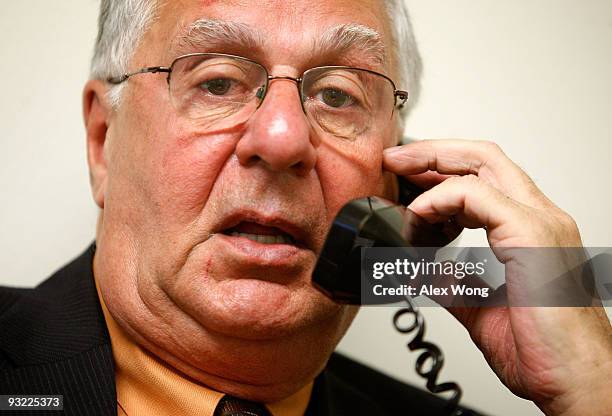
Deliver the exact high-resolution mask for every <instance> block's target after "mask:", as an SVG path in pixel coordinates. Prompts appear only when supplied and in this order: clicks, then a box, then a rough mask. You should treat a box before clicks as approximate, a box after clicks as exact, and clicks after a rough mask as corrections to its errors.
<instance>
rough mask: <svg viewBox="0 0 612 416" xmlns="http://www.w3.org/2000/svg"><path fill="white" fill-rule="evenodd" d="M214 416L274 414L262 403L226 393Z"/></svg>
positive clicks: (262, 415) (265, 415) (264, 415)
mask: <svg viewBox="0 0 612 416" xmlns="http://www.w3.org/2000/svg"><path fill="white" fill-rule="evenodd" d="M213 416H272V414H271V413H270V412H269V411H268V409H266V407H265V406H264V405H262V404H261V403H255V402H250V401H248V400H243V399H238V398H236V397H232V396H228V395H225V396H223V398H222V399H221V401H220V402H219V404H218V405H217V407H216V409H215V413H214V415H213Z"/></svg>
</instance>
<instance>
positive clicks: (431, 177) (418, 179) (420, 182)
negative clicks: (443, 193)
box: [405, 171, 453, 189]
mask: <svg viewBox="0 0 612 416" xmlns="http://www.w3.org/2000/svg"><path fill="white" fill-rule="evenodd" d="M452 176H453V175H442V174H441V173H438V172H435V171H428V172H425V173H419V174H417V175H406V176H405V178H406V179H408V180H409V181H410V182H412V183H413V184H415V185H416V186H418V187H420V188H423V189H431V188H433V187H434V186H436V185H438V184H440V183H442V182H444V181H445V180H446V179H448V178H450V177H452Z"/></svg>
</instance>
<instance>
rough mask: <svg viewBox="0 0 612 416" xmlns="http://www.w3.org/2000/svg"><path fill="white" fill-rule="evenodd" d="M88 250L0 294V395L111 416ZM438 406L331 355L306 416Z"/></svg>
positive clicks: (107, 363)
mask: <svg viewBox="0 0 612 416" xmlns="http://www.w3.org/2000/svg"><path fill="white" fill-rule="evenodd" d="M94 250H95V248H94V246H93V245H92V246H91V247H89V248H88V249H87V250H86V251H85V252H84V253H83V254H82V255H80V256H79V257H78V258H76V259H75V260H74V261H72V262H71V263H70V264H68V265H67V266H65V267H64V268H62V269H61V270H59V271H58V272H56V273H55V274H54V275H53V276H51V277H50V278H49V279H47V280H46V281H44V282H43V283H41V284H40V285H39V286H38V287H36V288H34V289H19V288H5V287H0V394H61V395H63V396H64V414H66V415H104V416H110V415H116V414H117V397H116V391H115V368H114V363H113V354H112V350H111V343H110V337H109V334H108V331H107V328H106V324H105V321H104V316H103V314H102V309H101V308H100V304H99V301H98V296H97V293H96V288H95V284H94V280H93V271H92V261H93V253H94ZM444 404H445V402H444V401H442V400H440V399H438V398H437V397H434V396H433V395H430V394H429V393H426V392H424V391H422V390H419V389H416V388H414V387H410V386H408V385H405V384H403V383H400V382H398V381H396V380H394V379H392V378H390V377H387V376H385V375H383V374H381V373H379V372H377V371H374V370H372V369H370V368H368V367H365V366H363V365H361V364H358V363H356V362H354V361H352V360H349V359H348V358H346V357H343V356H341V355H339V354H333V355H332V357H331V359H330V360H329V363H328V365H327V367H326V368H325V370H324V371H323V372H322V373H321V374H320V375H319V376H318V377H317V378H316V379H315V383H314V387H313V393H312V397H311V401H310V403H309V405H308V409H307V412H306V414H307V415H309V416H310V415H322V416H327V415H330V416H331V415H334V416H335V415H338V416H342V415H371V416H378V415H399V414H402V415H436V416H438V415H447V414H448V412H447V411H446V410H445V409H444ZM468 412H469V411H465V413H464V414H465V415H467V414H474V413H468ZM28 413H29V412H26V411H18V412H15V414H16V415H21V416H24V415H26V414H28ZM0 414H1V415H4V414H8V413H5V412H0ZM31 414H33V415H37V416H41V415H43V414H50V415H58V412H57V411H55V412H43V411H36V412H31Z"/></svg>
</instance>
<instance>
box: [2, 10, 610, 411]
mask: <svg viewBox="0 0 612 416" xmlns="http://www.w3.org/2000/svg"><path fill="white" fill-rule="evenodd" d="M92 67H93V70H92V77H91V80H90V81H89V82H88V83H87V85H86V86H85V91H84V100H83V103H84V119H85V125H86V130H87V145H88V162H89V168H90V178H91V187H92V193H93V197H94V200H95V202H96V204H97V205H98V206H99V207H100V216H99V221H98V226H97V234H96V243H95V245H94V246H92V247H91V248H90V249H88V250H87V252H86V253H84V254H83V255H82V256H81V257H79V258H78V259H77V260H75V261H74V262H73V263H71V264H70V265H68V266H66V267H65V268H64V269H62V270H61V271H59V272H58V273H56V274H55V275H54V276H52V277H51V278H50V279H49V280H48V281H46V282H45V283H43V284H42V285H41V286H39V287H38V288H36V289H34V290H31V291H24V290H14V289H13V290H11V289H3V290H2V291H1V292H0V295H1V296H2V298H1V299H3V300H2V302H0V308H1V309H0V328H2V334H3V335H2V339H1V341H0V369H2V373H1V375H0V392H2V393H24V394H25V393H31V394H34V393H35V394H43V393H44V394H62V395H63V397H64V401H65V403H64V407H65V413H66V414H95V415H98V414H100V415H107V414H108V415H110V414H116V413H117V412H118V413H119V414H121V415H129V416H131V415H137V414H141V415H142V414H156V415H159V414H173V415H176V414H201V415H213V414H227V415H230V414H233V415H238V414H244V415H253V414H269V413H268V412H271V414H273V415H275V416H284V415H301V414H304V413H306V414H311V415H324V414H330V415H340V414H368V415H383V414H397V413H399V412H404V411H405V412H410V411H411V410H412V411H413V413H414V414H445V413H444V409H443V402H441V401H438V400H435V399H433V398H431V397H430V396H428V395H425V394H421V393H420V392H418V391H416V390H414V389H412V388H410V387H407V386H404V385H401V384H400V383H397V382H395V381H393V380H390V379H388V378H386V377H384V376H382V375H380V374H378V373H376V372H374V371H372V370H369V369H367V368H365V367H362V366H360V365H358V364H356V363H354V362H351V361H349V360H347V359H345V358H342V357H339V356H335V355H333V356H332V351H333V350H334V348H335V346H336V344H337V343H338V342H339V340H340V339H341V337H342V336H343V334H344V333H345V331H346V330H347V328H348V326H349V325H350V323H351V321H352V320H353V318H354V316H355V314H356V312H357V309H356V308H355V307H352V306H343V305H338V304H335V303H334V302H332V301H331V300H329V299H327V298H326V297H325V296H323V295H322V294H321V293H320V292H318V291H317V290H316V289H315V288H313V286H312V285H311V274H312V271H313V268H314V265H315V263H316V260H317V254H318V253H320V251H321V248H322V246H323V243H324V241H325V238H326V234H327V232H328V230H329V228H330V225H331V222H332V220H333V218H334V216H335V214H336V213H337V212H338V211H339V210H340V208H341V207H342V206H343V205H344V204H345V203H347V202H348V201H349V200H351V199H354V198H356V197H361V196H366V195H379V196H384V197H387V198H389V199H393V198H395V197H396V193H397V185H396V179H395V178H396V177H395V175H403V176H405V177H406V178H408V179H409V180H411V181H413V182H414V183H417V184H419V185H420V186H422V187H425V188H428V189H429V190H428V191H427V192H425V193H423V194H422V195H421V196H419V197H418V198H417V199H416V200H415V201H414V202H413V203H412V205H411V206H410V208H411V209H412V210H413V211H415V212H416V213H417V214H419V215H421V216H422V217H424V218H425V219H427V220H428V221H430V222H443V221H446V220H448V219H449V218H451V217H453V218H454V219H455V220H456V222H457V223H458V224H460V225H461V226H464V227H470V228H476V227H480V228H486V231H487V236H488V240H489V242H490V244H491V246H492V248H493V249H494V250H495V248H497V247H504V246H518V247H528V246H560V245H561V246H579V245H580V244H581V241H580V235H579V233H578V230H577V228H576V225H575V224H574V222H573V220H572V219H571V218H570V217H569V216H568V215H567V214H565V213H564V212H562V211H561V210H560V209H559V208H557V207H556V206H555V205H553V203H552V202H551V201H549V200H548V199H547V198H546V197H545V196H544V195H543V194H542V193H541V192H540V191H539V190H538V189H537V188H536V187H535V185H534V184H533V183H532V182H531V181H530V179H529V178H528V177H527V176H526V175H525V174H524V173H523V172H522V171H521V170H520V169H519V168H518V167H517V166H516V165H515V164H513V163H512V162H511V161H510V160H509V159H508V158H507V157H506V156H505V155H504V154H503V153H502V151H501V150H500V149H499V148H498V147H497V146H495V145H494V144H491V143H484V142H473V141H462V140H443V141H423V142H415V143H412V144H408V145H404V146H397V144H398V139H399V138H400V136H401V132H402V117H403V116H404V115H405V112H406V111H405V108H406V106H404V102H405V101H406V98H407V96H408V95H411V96H412V97H413V98H416V95H417V93H418V76H419V59H418V54H417V51H416V48H415V46H414V41H413V38H412V34H411V28H410V24H409V21H408V17H407V14H406V11H405V10H404V6H403V4H402V2H400V1H396V0H387V1H382V0H334V1H322V0H312V1H308V2H298V1H249V2H240V1H203V0H173V1H156V0H123V1H118V0H103V1H102V6H101V14H100V32H99V37H98V40H97V44H96V52H95V56H94V60H93V66H92ZM402 107H404V110H402ZM504 260H505V261H506V262H507V263H511V262H512V259H504ZM509 278H510V277H509ZM455 313H456V315H457V317H458V319H459V320H460V321H461V322H462V323H463V324H464V325H466V327H467V329H468V330H469V331H470V333H471V335H472V338H473V339H474V341H475V342H476V344H477V345H478V347H479V348H481V349H482V351H483V353H484V355H485V357H486V359H487V360H488V362H489V363H490V365H491V366H492V368H493V369H494V370H495V372H496V373H497V374H498V376H499V377H500V379H501V380H502V381H503V382H504V383H505V384H506V385H507V386H508V387H509V388H510V389H511V390H512V391H513V392H514V393H516V394H517V395H519V396H521V397H525V398H528V399H530V400H533V401H534V402H535V403H536V404H537V405H538V406H539V407H540V408H541V409H542V410H543V411H544V412H545V413H547V414H550V415H585V414H593V415H595V414H598V415H601V414H604V413H605V411H606V409H607V410H608V411H609V409H610V408H611V404H610V396H609V391H606V386H605V385H604V383H601V380H602V379H603V378H605V376H606V375H607V376H608V377H609V375H610V374H611V373H610V372H611V368H612V367H611V362H612V360H611V358H612V348H611V336H610V325H609V322H608V320H607V318H606V317H605V314H604V313H603V311H602V310H601V309H598V308H584V309H579V310H577V309H570V308H566V309H561V310H559V309H554V310H553V309H538V308H535V309H534V308H527V309H503V308H498V309H487V310H476V309H475V310H471V311H467V312H465V311H464V313H460V312H457V311H455ZM330 356H331V357H332V358H331V360H330ZM581 357H588V360H585V359H583V358H581ZM608 388H609V387H608ZM256 402H257V403H256ZM606 402H607V403H606Z"/></svg>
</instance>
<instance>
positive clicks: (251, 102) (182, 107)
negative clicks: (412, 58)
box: [107, 53, 408, 139]
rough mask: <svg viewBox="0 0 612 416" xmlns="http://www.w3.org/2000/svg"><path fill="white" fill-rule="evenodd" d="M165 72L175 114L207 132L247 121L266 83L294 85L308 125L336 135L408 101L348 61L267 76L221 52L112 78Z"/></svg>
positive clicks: (376, 126) (365, 130)
mask: <svg viewBox="0 0 612 416" xmlns="http://www.w3.org/2000/svg"><path fill="white" fill-rule="evenodd" d="M157 72H165V73H167V74H168V76H167V78H166V81H167V83H168V89H169V92H170V100H171V102H172V105H173V106H174V108H175V110H176V111H177V114H178V115H179V116H183V117H186V118H187V119H189V120H191V121H192V122H194V123H195V124H196V125H197V127H198V128H201V129H205V130H206V131H212V130H219V131H220V130H224V129H229V128H232V127H235V126H238V125H240V124H241V123H244V122H246V121H247V120H248V119H249V118H250V117H251V116H252V115H253V114H254V113H255V111H256V110H257V109H258V108H259V106H260V105H261V103H262V102H263V100H264V98H265V97H266V93H267V92H268V90H269V87H270V83H271V82H272V81H274V80H290V81H294V82H295V83H296V84H297V88H298V92H299V96H300V98H301V104H302V110H303V111H304V113H305V114H306V116H307V118H308V119H309V120H310V122H311V124H312V125H314V126H316V127H318V128H320V129H321V130H322V131H323V132H324V133H327V134H331V135H333V136H336V137H341V138H347V139H357V138H359V137H361V136H368V135H371V134H376V132H378V131H380V130H382V129H383V128H384V127H385V126H386V125H387V124H388V122H389V120H390V118H391V117H392V116H393V112H394V109H395V108H396V107H397V108H398V109H401V108H402V107H403V106H404V104H405V103H406V101H407V100H408V92H406V91H402V90H397V89H396V88H395V84H394V83H393V81H392V80H391V79H390V78H389V77H387V76H386V75H383V74H380V73H378V72H374V71H370V70H367V69H360V68H353V67H348V66H321V67H316V68H311V69H308V70H307V71H305V72H304V73H303V74H302V76H301V77H299V78H293V77H289V76H270V75H269V73H268V71H267V70H266V68H265V67H264V66H263V65H261V64H259V63H257V62H255V61H252V60H250V59H247V58H243V57H240V56H235V55H228V54H221V53H192V54H188V55H183V56H179V57H178V58H176V59H175V60H174V61H173V62H172V64H171V65H170V66H169V67H164V66H154V67H146V68H141V69H139V70H137V71H135V72H131V73H128V74H124V75H121V76H117V77H110V78H108V79H107V81H108V82H109V83H111V84H121V83H122V82H124V81H126V80H127V79H129V78H130V77H131V76H133V75H137V74H144V73H157Z"/></svg>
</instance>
